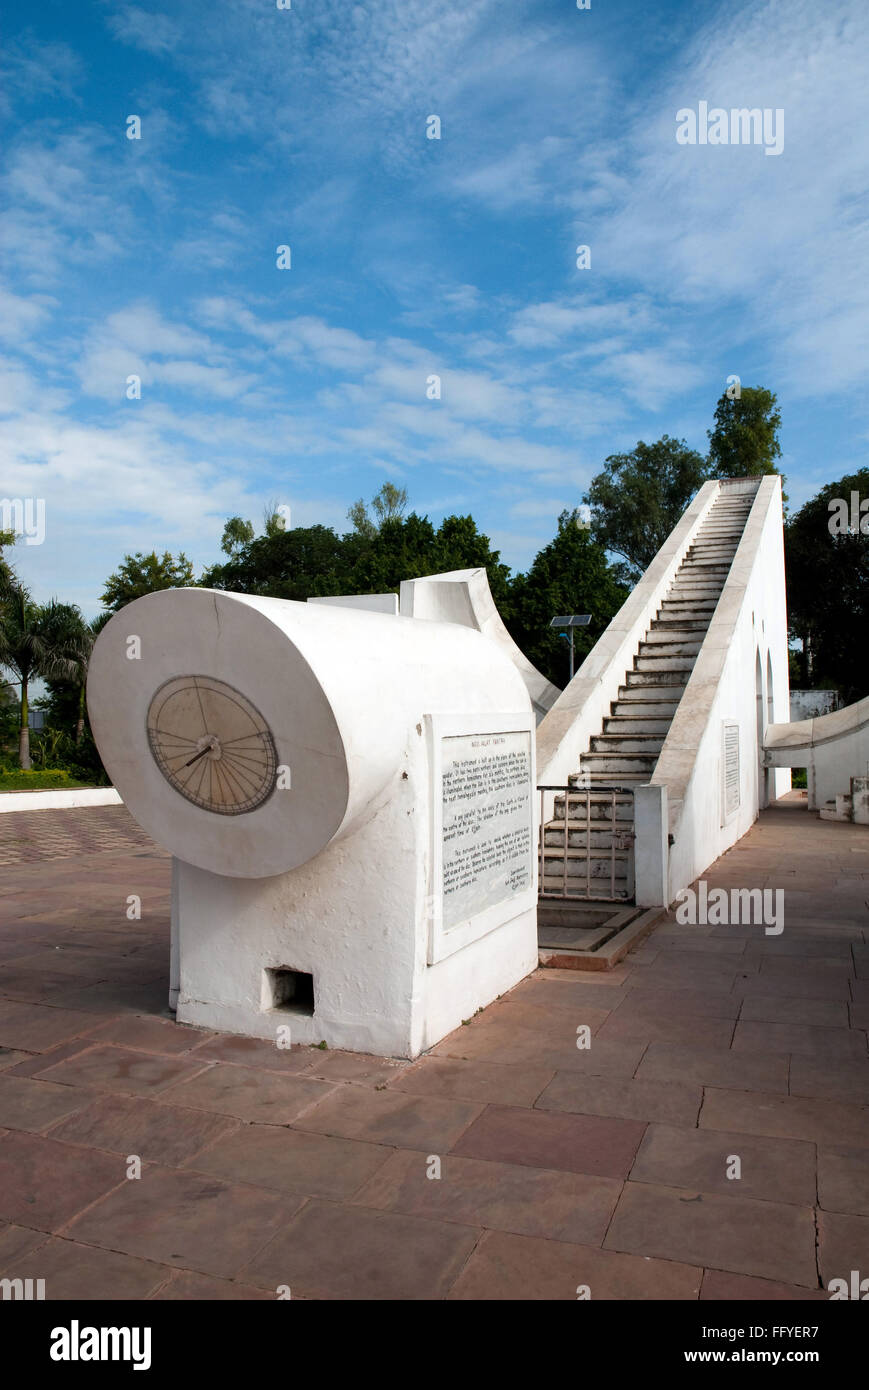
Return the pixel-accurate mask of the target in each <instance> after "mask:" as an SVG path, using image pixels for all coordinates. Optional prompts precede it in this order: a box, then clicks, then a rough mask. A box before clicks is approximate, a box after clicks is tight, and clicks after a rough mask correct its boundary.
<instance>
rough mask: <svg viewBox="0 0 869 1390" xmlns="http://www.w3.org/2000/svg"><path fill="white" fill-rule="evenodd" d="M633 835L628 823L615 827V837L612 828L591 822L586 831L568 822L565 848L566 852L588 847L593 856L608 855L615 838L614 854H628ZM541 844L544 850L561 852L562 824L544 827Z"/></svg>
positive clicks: (553, 823) (631, 827)
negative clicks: (542, 843)
mask: <svg viewBox="0 0 869 1390" xmlns="http://www.w3.org/2000/svg"><path fill="white" fill-rule="evenodd" d="M633 833H634V832H633V822H628V821H625V822H624V824H622V825H620V826H616V829H615V836H613V829H612V827H611V826H609V825H606V824H601V823H598V824H595V823H594V822H592V824H591V827H590V828H588V829H586V827H585V826H582V827H580V826H579V825H578V824H575V823H573V822H571V821H568V824H567V847H568V850H584V849H585V848H586V847H587V846H588V845H590V847H591V851H592V853H593V854H609V853H610V851H611V850H612V849H613V839H614V838H615V853H616V854H629V853H630V851H631V849H632V848H633ZM543 842H544V846H545V848H546V849H560V850H563V849H564V822H563V821H560V822H559V821H551V822H550V823H549V824H548V825H546V826H544V829H543Z"/></svg>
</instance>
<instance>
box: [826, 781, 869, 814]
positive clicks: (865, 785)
mask: <svg viewBox="0 0 869 1390" xmlns="http://www.w3.org/2000/svg"><path fill="white" fill-rule="evenodd" d="M820 817H821V820H838V821H850V822H851V823H852V824H854V825H869V777H852V778H851V790H850V791H849V792H838V793H837V794H836V797H835V800H832V801H827V802H826V803H825V804H824V805H823V806H822V807H821V810H820Z"/></svg>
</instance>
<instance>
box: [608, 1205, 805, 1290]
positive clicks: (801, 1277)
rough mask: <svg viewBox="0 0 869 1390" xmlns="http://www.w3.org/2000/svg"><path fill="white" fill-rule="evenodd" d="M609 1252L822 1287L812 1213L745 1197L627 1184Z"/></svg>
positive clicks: (614, 1225)
mask: <svg viewBox="0 0 869 1390" xmlns="http://www.w3.org/2000/svg"><path fill="white" fill-rule="evenodd" d="M604 1248H605V1249H607V1250H620V1251H624V1252H625V1253H628V1254H643V1255H652V1256H656V1257H657V1258H659V1259H669V1260H678V1261H680V1262H682V1263H685V1264H691V1265H703V1266H704V1267H707V1268H712V1269H722V1270H730V1271H731V1272H732V1273H734V1274H753V1275H757V1276H758V1277H759V1278H763V1279H778V1280H780V1281H781V1282H782V1283H788V1284H799V1285H803V1286H805V1287H807V1288H815V1287H816V1285H817V1269H816V1266H815V1222H814V1216H813V1213H812V1210H811V1208H810V1207H808V1206H805V1207H801V1206H791V1205H785V1204H784V1203H779V1202H760V1201H756V1200H754V1199H752V1198H747V1197H729V1196H718V1195H716V1194H712V1193H704V1192H691V1193H690V1194H689V1192H688V1190H687V1189H684V1188H674V1187H664V1186H657V1185H655V1186H653V1185H651V1184H647V1183H638V1182H633V1181H631V1182H628V1183H626V1184H625V1187H624V1190H623V1192H622V1195H621V1198H620V1199H619V1204H618V1206H617V1207H616V1212H615V1216H614V1217H613V1219H612V1222H611V1224H610V1228H609V1231H608V1232H607V1236H606V1240H605V1241H604Z"/></svg>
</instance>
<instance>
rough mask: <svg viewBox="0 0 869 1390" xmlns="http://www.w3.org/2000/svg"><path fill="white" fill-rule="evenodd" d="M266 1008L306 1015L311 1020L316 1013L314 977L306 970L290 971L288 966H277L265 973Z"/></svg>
mask: <svg viewBox="0 0 869 1390" xmlns="http://www.w3.org/2000/svg"><path fill="white" fill-rule="evenodd" d="M265 986H266V987H265V1007H266V1008H267V1009H280V1010H282V1011H283V1012H284V1013H290V1014H305V1015H306V1016H307V1017H308V1018H311V1017H312V1016H313V1013H314V977H313V975H308V974H306V972H305V971H304V970H290V969H289V967H288V966H283V965H282V966H276V967H274V968H268V969H266V971H265Z"/></svg>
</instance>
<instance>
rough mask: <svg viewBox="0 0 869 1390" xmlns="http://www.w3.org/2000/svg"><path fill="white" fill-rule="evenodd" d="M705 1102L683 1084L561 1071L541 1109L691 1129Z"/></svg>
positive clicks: (699, 1093)
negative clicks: (601, 1076) (581, 1074)
mask: <svg viewBox="0 0 869 1390" xmlns="http://www.w3.org/2000/svg"><path fill="white" fill-rule="evenodd" d="M702 1100H703V1092H702V1090H701V1088H700V1087H699V1086H689V1085H686V1084H685V1083H683V1082H678V1081H647V1080H645V1079H640V1080H627V1081H626V1080H621V1079H616V1078H614V1077H607V1078H605V1079H602V1078H600V1077H596V1076H576V1075H575V1074H573V1073H571V1072H563V1071H560V1072H556V1074H555V1078H554V1080H553V1081H551V1082H550V1084H549V1085H548V1086H547V1088H546V1090H545V1091H544V1092H543V1094H542V1095H541V1096H540V1097H539V1099H538V1101H537V1108H538V1109H539V1110H560V1111H572V1112H573V1113H575V1114H582V1115H617V1116H618V1117H619V1118H620V1119H623V1120H649V1121H651V1120H656V1121H658V1123H660V1124H673V1125H684V1126H685V1127H686V1128H690V1127H692V1126H693V1125H695V1124H696V1122H697V1115H698V1113H699V1110H700V1105H701V1102H702Z"/></svg>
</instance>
